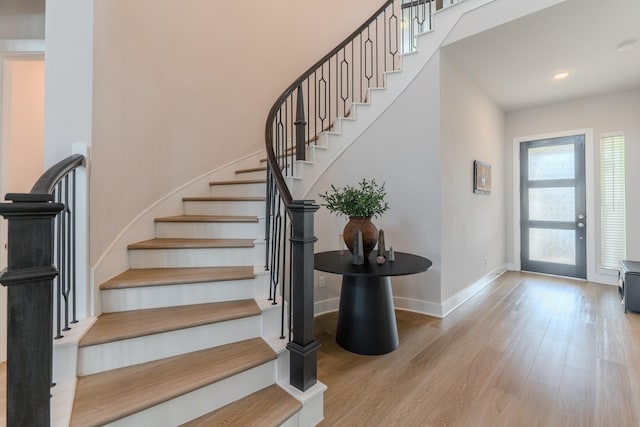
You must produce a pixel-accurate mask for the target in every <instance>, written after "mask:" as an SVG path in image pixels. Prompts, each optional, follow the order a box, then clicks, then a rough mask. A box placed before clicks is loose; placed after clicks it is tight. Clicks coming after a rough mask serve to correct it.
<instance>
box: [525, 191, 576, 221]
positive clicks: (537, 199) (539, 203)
mask: <svg viewBox="0 0 640 427" xmlns="http://www.w3.org/2000/svg"><path fill="white" fill-rule="evenodd" d="M575 193H576V192H575V188H574V187H553V188H529V220H531V221H574V220H575V217H576V201H575V198H576V197H575Z"/></svg>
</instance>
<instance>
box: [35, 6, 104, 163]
mask: <svg viewBox="0 0 640 427" xmlns="http://www.w3.org/2000/svg"><path fill="white" fill-rule="evenodd" d="M45 67H46V68H45V76H46V77H45V78H46V80H45V83H46V84H45V90H46V93H45V111H46V115H45V150H44V164H45V167H49V166H51V165H53V164H55V163H57V162H59V161H60V160H62V159H64V158H66V157H68V156H70V155H71V154H72V149H71V147H72V146H73V144H76V143H80V144H84V145H87V146H90V145H91V126H92V112H93V108H92V84H93V0H55V1H48V2H47V13H46V34H45Z"/></svg>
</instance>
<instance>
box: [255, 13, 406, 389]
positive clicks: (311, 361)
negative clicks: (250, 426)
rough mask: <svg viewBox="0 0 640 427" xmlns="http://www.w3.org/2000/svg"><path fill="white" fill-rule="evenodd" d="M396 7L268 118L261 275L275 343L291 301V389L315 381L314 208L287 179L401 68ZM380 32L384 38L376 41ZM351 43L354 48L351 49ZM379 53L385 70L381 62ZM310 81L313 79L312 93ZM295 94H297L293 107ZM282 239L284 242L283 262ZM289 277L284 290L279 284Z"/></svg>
mask: <svg viewBox="0 0 640 427" xmlns="http://www.w3.org/2000/svg"><path fill="white" fill-rule="evenodd" d="M401 1H402V0H387V1H385V2H384V4H383V5H382V6H381V7H380V8H378V9H377V10H376V11H375V12H374V13H373V14H372V15H371V16H370V17H369V18H368V19H367V20H366V21H365V22H364V23H363V24H362V25H360V26H359V27H358V28H357V29H356V30H355V31H353V32H352V33H351V34H350V35H349V36H348V37H347V38H346V39H344V41H342V42H341V43H339V44H338V45H337V46H336V47H335V48H333V49H332V50H331V51H330V52H329V53H327V54H326V55H324V56H323V57H322V58H321V59H320V60H319V61H317V62H316V63H315V64H314V65H313V66H311V67H310V68H309V69H307V70H306V71H305V72H304V73H303V74H302V75H300V77H298V78H297V79H295V80H294V81H293V83H291V84H290V85H289V86H288V87H287V88H286V89H285V90H284V91H283V92H282V94H281V95H280V96H279V97H278V98H277V99H276V101H275V103H274V104H273V106H272V107H271V109H270V111H269V114H268V116H267V121H266V125H265V145H266V153H267V203H266V207H267V211H266V221H265V224H266V231H265V238H266V241H267V254H266V261H265V269H267V270H271V279H270V299H273V301H274V304H275V303H276V301H277V298H278V290H277V288H278V285H279V284H280V283H282V285H281V286H280V289H279V292H280V297H281V301H282V307H281V309H282V315H281V317H282V319H281V322H282V329H281V338H285V332H284V329H285V326H284V324H285V317H286V316H285V303H284V302H285V300H288V303H289V304H288V307H289V312H288V322H289V323H288V331H289V343H288V344H287V348H288V349H289V351H290V356H291V357H290V381H291V385H293V386H294V387H296V388H298V389H300V390H303V391H304V390H307V389H308V388H310V387H312V386H313V385H314V384H315V383H316V357H317V356H316V350H317V348H318V347H319V344H318V343H317V341H316V340H315V338H314V336H313V315H314V313H313V304H314V296H313V292H314V288H313V245H314V242H315V241H316V238H315V236H314V226H313V215H314V213H315V211H317V210H318V208H319V206H318V205H316V204H315V201H313V200H294V198H293V196H292V194H291V191H290V190H289V187H288V185H287V183H286V180H285V176H293V167H294V162H295V161H296V160H305V159H306V154H305V148H306V145H307V144H311V143H313V144H317V140H318V135H319V134H320V133H322V132H324V131H326V130H327V129H330V128H332V127H333V126H334V123H335V121H336V120H337V118H338V117H341V116H342V117H345V116H348V115H349V111H350V109H351V105H352V104H353V103H354V102H366V92H367V91H368V89H369V88H370V87H373V86H377V85H380V82H381V80H383V79H384V77H383V73H384V72H385V71H387V70H388V69H389V67H388V66H387V61H388V60H389V62H390V64H391V68H392V69H396V68H397V66H399V53H400V41H399V35H400V24H399V16H398V15H399V13H398V10H399V9H396V5H399V4H400V2H401ZM387 15H388V18H387ZM381 17H383V20H382V19H381ZM379 30H380V32H382V33H383V35H382V39H380V35H379ZM392 30H393V31H392ZM356 39H359V42H360V43H359V45H358V46H357V47H356V45H355V42H354V41H355V40H356ZM380 40H382V42H381V43H382V44H380ZM380 46H382V48H381V47H380ZM347 48H348V49H347ZM381 54H382V57H383V59H382V62H383V63H384V65H383V66H382V65H381V63H380V62H379V60H380V55H381ZM356 55H357V56H358V58H356ZM374 57H375V60H374ZM358 61H359V62H358ZM338 68H340V70H338ZM356 68H357V69H358V71H359V74H358V76H357V80H356V79H355V78H354V76H355V69H356ZM334 70H335V73H336V79H337V81H339V82H340V85H341V88H340V91H339V90H338V87H337V83H336V84H335V87H334V88H332V86H331V85H332V82H331V77H332V73H333V71H334ZM325 75H326V76H327V77H326V78H325ZM338 75H339V77H338ZM349 75H350V76H349ZM374 77H375V80H373V81H372V79H374ZM311 78H313V80H314V81H313V86H314V87H313V88H312V87H311V81H310V79H311ZM349 79H350V80H349ZM356 84H358V85H359V86H360V88H359V92H356V88H355V86H356ZM320 88H321V89H322V92H323V93H322V94H321V95H322V97H323V100H322V101H323V102H324V103H322V102H321V99H320V98H319V97H318V98H317V99H316V98H314V99H313V105H311V100H310V98H311V95H312V94H313V95H318V92H319V91H320V90H319V89H320ZM345 88H346V91H345ZM332 89H333V92H332ZM294 92H295V93H296V95H297V99H296V100H295V101H294V99H293V97H294ZM334 93H335V97H333V96H334ZM305 94H306V95H307V96H305ZM330 97H331V98H332V99H329V98H330ZM305 98H306V99H307V104H306V105H305ZM307 120H309V123H307ZM294 140H295V146H294ZM288 220H290V224H288ZM287 236H289V240H290V245H289V252H288V254H289V255H288V256H287V245H286V238H287ZM287 275H288V278H289V286H288V288H287V287H286V286H285V284H286V283H287Z"/></svg>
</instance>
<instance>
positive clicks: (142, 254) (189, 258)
mask: <svg viewBox="0 0 640 427" xmlns="http://www.w3.org/2000/svg"><path fill="white" fill-rule="evenodd" d="M261 246H262V248H264V245H261ZM263 253H264V251H258V250H257V248H255V247H254V248H192V249H136V250H129V265H130V267H131V268H163V267H166V268H177V267H229V266H230V267H233V266H240V265H254V264H256V263H259V262H262V258H263V255H262V254H263Z"/></svg>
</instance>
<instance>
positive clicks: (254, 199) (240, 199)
mask: <svg viewBox="0 0 640 427" xmlns="http://www.w3.org/2000/svg"><path fill="white" fill-rule="evenodd" d="M266 200H267V198H266V197H233V196H228V197H221V196H204V197H183V198H182V201H184V202H264V201H266Z"/></svg>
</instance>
